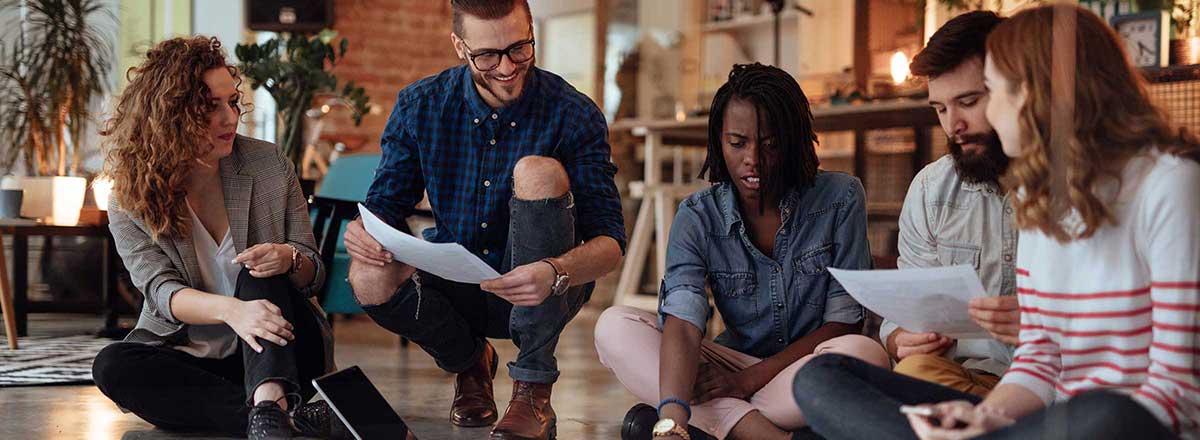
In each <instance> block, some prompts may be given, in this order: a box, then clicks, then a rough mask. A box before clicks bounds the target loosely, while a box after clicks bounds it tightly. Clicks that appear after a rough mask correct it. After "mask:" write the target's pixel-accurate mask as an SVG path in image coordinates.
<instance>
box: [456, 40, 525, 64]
mask: <svg viewBox="0 0 1200 440" xmlns="http://www.w3.org/2000/svg"><path fill="white" fill-rule="evenodd" d="M458 41H461V42H462V45H463V47H465V48H467V57H468V58H470V59H471V64H473V65H475V68H476V69H479V70H480V71H482V72H487V71H489V70H495V69H496V68H497V67H500V60H501V58H502V57H504V56H508V60H509V61H512V62H513V64H521V63H524V62H526V61H529V59H530V58H533V45H534V41H533V39H532V38H530V39H528V40H524V41H518V42H516V43H513V44H511V45H509V46H508V47H506V48H504V49H501V50H495V49H489V50H483V51H480V52H479V53H471V52H472V50H471V47H470V46H467V42H466V41H465V40H463V39H462V38H459V39H458Z"/></svg>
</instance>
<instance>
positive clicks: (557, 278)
mask: <svg viewBox="0 0 1200 440" xmlns="http://www.w3.org/2000/svg"><path fill="white" fill-rule="evenodd" d="M541 261H542V262H543V263H546V264H549V265H550V268H551V269H554V285H552V286H550V294H551V295H554V296H562V294H564V293H567V288H568V287H571V274H569V273H567V271H565V270H562V269H560V268H559V267H558V265H557V264H554V260H551V259H549V258H543V259H542V260H541Z"/></svg>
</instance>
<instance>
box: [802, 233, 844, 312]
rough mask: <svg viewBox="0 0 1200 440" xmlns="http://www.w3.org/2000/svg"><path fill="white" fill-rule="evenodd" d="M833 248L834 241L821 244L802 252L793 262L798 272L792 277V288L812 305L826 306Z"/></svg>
mask: <svg viewBox="0 0 1200 440" xmlns="http://www.w3.org/2000/svg"><path fill="white" fill-rule="evenodd" d="M833 249H834V245H833V243H829V244H824V245H820V246H817V247H815V248H812V249H808V250H806V251H804V252H802V253H801V254H800V256H799V257H796V260H795V261H794V262H793V263H794V264H793V265H794V267H795V270H796V274H795V275H794V276H793V277H792V290H793V291H795V292H796V295H797V296H798V297H799V298H803V299H804V302H805V303H806V304H808V305H809V306H810V307H814V308H817V309H824V308H825V299H826V298H825V297H826V295H827V294H828V290H829V276H830V275H829V266H831V265H833Z"/></svg>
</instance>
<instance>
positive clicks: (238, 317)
mask: <svg viewBox="0 0 1200 440" xmlns="http://www.w3.org/2000/svg"><path fill="white" fill-rule="evenodd" d="M230 299H231V300H232V302H231V303H230V306H229V308H228V309H227V310H226V311H225V312H224V313H222V314H221V316H220V319H221V321H222V322H224V323H225V324H226V325H228V326H229V328H232V329H233V332H234V333H237V335H238V337H240V338H242V340H243V341H246V343H247V344H249V345H250V348H253V349H254V351H256V352H259V353H262V351H263V348H262V345H260V344H259V343H258V340H257V339H264V340H267V341H271V342H274V343H275V345H278V346H280V347H282V346H285V345H287V343H288V341H291V340H294V339H296V335H294V334H292V323H290V322H287V320H286V319H283V312H282V311H280V310H279V307H278V306H276V305H275V304H272V303H271V302H270V301H267V300H265V299H258V300H254V301H242V300H240V299H237V298H230Z"/></svg>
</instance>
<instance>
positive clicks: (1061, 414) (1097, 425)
mask: <svg viewBox="0 0 1200 440" xmlns="http://www.w3.org/2000/svg"><path fill="white" fill-rule="evenodd" d="M793 391H794V393H795V397H796V403H797V404H799V405H800V410H801V411H802V412H803V413H804V418H805V420H807V421H808V424H809V426H810V427H812V430H813V431H815V432H816V433H818V434H820V435H822V436H824V437H825V438H828V439H830V440H838V439H915V438H916V434H914V433H913V430H912V427H911V425H910V424H909V422H908V418H907V417H905V416H904V415H903V414H900V406H901V405H918V404H923V403H938V402H945V401H950V400H966V401H969V402H971V403H979V402H980V400H981V399H980V398H979V397H976V396H974V395H971V394H967V393H963V392H960V391H957V390H953V389H950V388H947V387H944V386H941V385H938V384H935V383H930V382H925V381H922V380H919V379H915V378H912V377H908V376H905V375H903V374H900V373H896V372H893V371H889V370H886V369H883V368H879V367H876V366H874V365H871V364H868V363H866V362H863V361H861V360H858V359H855V358H852V357H849V356H843V355H840V354H824V355H821V356H818V357H816V358H813V360H812V361H810V362H809V363H808V364H805V365H804V368H801V369H800V371H799V372H798V373H796V379H795V382H793ZM977 438H981V439H996V440H1024V439H1031V440H1035V439H1047V440H1106V439H1113V440H1117V439H1132V438H1138V439H1173V438H1176V437H1175V434H1174V433H1172V432H1171V430H1170V429H1168V428H1167V427H1166V426H1164V425H1163V424H1162V423H1160V422H1159V421H1158V419H1156V418H1154V415H1152V414H1151V413H1150V411H1148V410H1147V409H1146V408H1144V407H1143V406H1142V405H1141V404H1139V403H1137V402H1135V401H1134V400H1133V399H1131V398H1129V396H1126V395H1124V394H1119V393H1116V392H1113V391H1108V390H1098V391H1090V392H1087V393H1083V394H1079V395H1077V396H1074V397H1072V398H1071V399H1070V400H1067V401H1065V402H1058V403H1055V404H1053V405H1050V406H1048V407H1046V408H1044V409H1041V410H1038V411H1036V412H1033V413H1031V414H1027V415H1025V416H1024V417H1021V418H1020V419H1017V422H1016V423H1015V424H1012V425H1009V426H1008V427H1006V428H1004V429H999V430H996V431H993V432H990V433H987V434H984V435H982V436H979V437H977Z"/></svg>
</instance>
